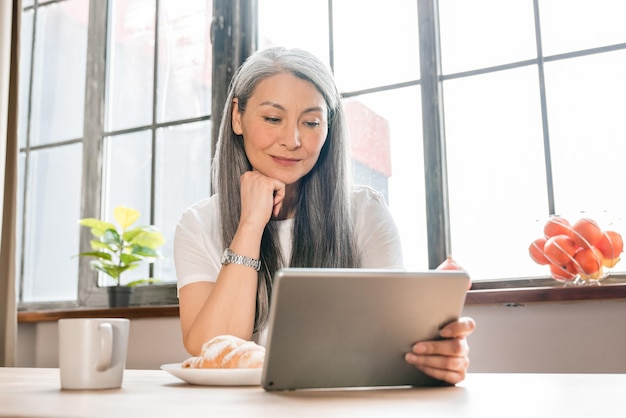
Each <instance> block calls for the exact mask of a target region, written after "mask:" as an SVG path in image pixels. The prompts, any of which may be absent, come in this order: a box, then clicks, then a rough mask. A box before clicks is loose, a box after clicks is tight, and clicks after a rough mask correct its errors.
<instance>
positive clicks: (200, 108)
mask: <svg viewBox="0 0 626 418" xmlns="http://www.w3.org/2000/svg"><path fill="white" fill-rule="evenodd" d="M23 7H24V8H23V25H22V55H21V57H22V58H21V59H22V61H21V64H20V65H21V78H20V83H21V91H20V103H21V106H22V107H21V109H20V110H21V112H20V135H19V137H20V162H21V164H20V190H22V191H23V194H22V195H21V196H20V197H21V199H20V206H19V213H20V219H19V225H21V228H20V233H19V234H18V235H19V240H20V241H19V248H20V250H21V251H19V254H18V266H21V270H20V280H19V281H18V283H19V284H20V286H19V294H20V297H19V301H20V305H21V306H25V305H30V306H37V304H38V303H39V302H41V303H44V302H55V303H56V304H57V305H59V306H72V305H76V304H79V305H98V304H103V302H102V301H103V300H104V294H103V292H102V291H101V289H99V288H98V287H97V286H96V279H97V280H98V282H99V284H100V285H104V284H107V283H106V282H105V281H104V280H105V278H104V277H100V278H98V276H97V275H96V273H94V272H93V271H91V269H90V268H89V265H88V260H87V259H79V258H77V257H75V255H76V254H77V253H78V252H80V248H81V247H79V239H80V240H81V242H82V243H81V244H80V245H81V246H82V248H88V247H89V244H88V240H89V237H88V235H89V234H88V231H81V230H80V229H79V225H78V222H77V221H78V219H79V218H82V217H105V218H107V219H109V220H112V219H113V216H112V212H113V208H114V207H115V206H117V205H120V204H123V205H127V206H132V207H135V208H137V209H139V210H140V211H141V213H142V217H141V218H140V220H139V222H140V223H143V224H155V225H157V226H158V227H159V228H160V229H161V230H162V231H163V233H164V235H165V236H166V237H168V238H169V239H168V242H167V243H166V246H165V248H164V252H165V253H166V255H167V257H166V258H165V259H164V260H160V261H158V262H157V263H155V265H154V266H151V267H150V268H148V267H145V268H143V269H142V268H139V269H136V270H134V271H132V272H129V273H128V274H126V275H125V277H123V282H126V281H131V280H133V279H136V278H140V277H155V278H158V279H160V280H161V282H160V285H163V286H160V285H157V286H149V287H146V288H142V289H141V291H140V292H139V295H138V296H139V298H140V300H141V301H142V302H143V303H159V302H161V303H162V302H163V301H164V300H170V301H175V291H174V286H173V285H172V283H174V282H175V280H176V279H175V275H174V269H173V262H172V258H171V252H172V249H171V237H172V235H173V231H174V227H175V225H176V221H177V219H178V217H179V216H180V214H181V213H182V211H183V210H184V209H185V208H186V207H187V206H189V205H191V204H192V203H193V202H195V201H196V200H199V199H200V198H202V197H204V196H207V195H208V194H209V192H210V186H209V184H210V167H211V164H210V160H211V143H210V136H211V120H210V113H211V73H212V71H211V69H212V60H211V43H210V40H209V25H210V22H211V17H212V10H213V7H212V3H211V2H210V1H206V0H189V1H185V2H179V1H174V0H158V1H157V0H111V1H108V2H105V1H92V2H87V1H84V0H62V1H61V0H59V1H47V2H43V1H31V2H24V4H23ZM85 86H89V88H87V89H86V88H85ZM81 208H82V209H81ZM85 232H87V233H86V234H85ZM85 246H86V247H85ZM168 283H169V284H170V285H169V286H168ZM168 298H169V299H168ZM46 306H48V305H46Z"/></svg>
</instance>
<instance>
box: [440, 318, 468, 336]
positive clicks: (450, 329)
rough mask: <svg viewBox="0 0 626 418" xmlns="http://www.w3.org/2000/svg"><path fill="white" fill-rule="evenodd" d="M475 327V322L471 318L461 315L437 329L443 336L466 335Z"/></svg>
mask: <svg viewBox="0 0 626 418" xmlns="http://www.w3.org/2000/svg"><path fill="white" fill-rule="evenodd" d="M474 329H476V322H474V320H473V319H472V318H468V317H463V318H459V319H458V320H456V321H453V322H450V323H449V324H447V325H446V326H444V327H443V328H441V330H440V331H439V335H441V336H442V337H443V338H459V337H467V336H468V335H469V334H471V333H472V332H474Z"/></svg>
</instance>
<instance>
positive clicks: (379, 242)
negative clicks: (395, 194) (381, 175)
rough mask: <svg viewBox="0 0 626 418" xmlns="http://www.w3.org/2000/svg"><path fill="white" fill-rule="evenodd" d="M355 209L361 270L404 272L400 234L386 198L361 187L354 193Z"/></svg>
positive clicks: (353, 203) (353, 202)
mask: <svg viewBox="0 0 626 418" xmlns="http://www.w3.org/2000/svg"><path fill="white" fill-rule="evenodd" d="M352 205H353V208H354V211H355V230H356V236H357V245H358V248H359V260H360V266H361V267H362V268H385V269H404V261H403V259H402V244H401V241H400V234H399V233H398V228H397V226H396V223H395V221H394V219H393V217H392V215H391V212H390V210H389V206H388V205H387V203H386V202H385V198H384V196H383V195H382V194H381V193H380V192H377V191H375V190H373V189H371V188H369V187H366V186H358V187H356V188H355V189H354V191H353V193H352Z"/></svg>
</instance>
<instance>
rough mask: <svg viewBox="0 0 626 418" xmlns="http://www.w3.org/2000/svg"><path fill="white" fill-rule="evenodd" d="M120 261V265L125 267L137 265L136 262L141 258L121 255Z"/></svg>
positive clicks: (141, 258)
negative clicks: (122, 264)
mask: <svg viewBox="0 0 626 418" xmlns="http://www.w3.org/2000/svg"><path fill="white" fill-rule="evenodd" d="M120 260H122V263H124V264H126V265H130V264H133V263H137V262H138V261H141V260H143V257H138V256H136V255H133V254H121V255H120Z"/></svg>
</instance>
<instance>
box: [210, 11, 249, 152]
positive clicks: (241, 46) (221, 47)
mask: <svg viewBox="0 0 626 418" xmlns="http://www.w3.org/2000/svg"><path fill="white" fill-rule="evenodd" d="M257 21H258V7H257V1H256V0H233V1H231V0H214V1H213V21H212V22H211V42H212V43H213V73H212V78H213V81H212V87H211V88H212V91H211V113H212V114H211V120H212V124H211V125H212V126H211V133H212V135H211V137H212V143H211V154H212V155H215V146H216V144H217V138H218V134H219V124H220V117H221V112H222V109H223V108H224V102H225V101H226V96H227V94H228V86H229V84H230V80H231V78H232V77H233V74H234V72H235V70H236V69H237V68H238V67H239V66H240V65H241V64H242V63H243V62H244V61H245V59H246V58H247V57H249V56H250V55H251V54H252V53H253V52H254V51H256V49H257V30H258V24H257Z"/></svg>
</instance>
